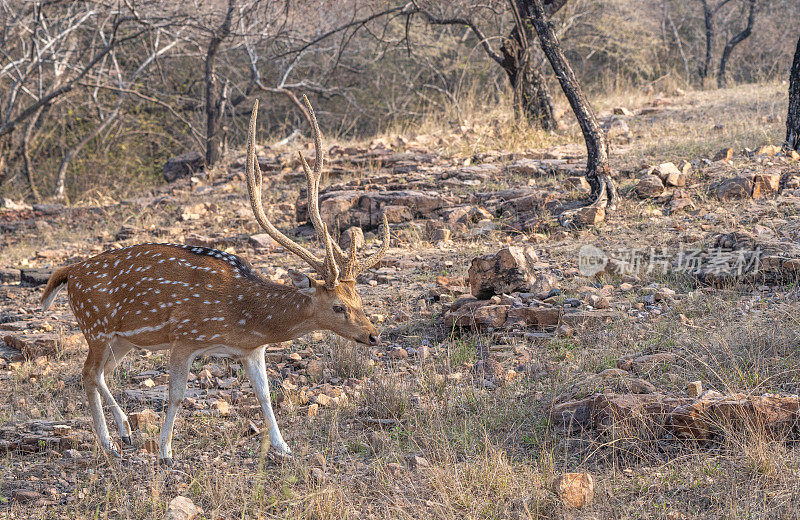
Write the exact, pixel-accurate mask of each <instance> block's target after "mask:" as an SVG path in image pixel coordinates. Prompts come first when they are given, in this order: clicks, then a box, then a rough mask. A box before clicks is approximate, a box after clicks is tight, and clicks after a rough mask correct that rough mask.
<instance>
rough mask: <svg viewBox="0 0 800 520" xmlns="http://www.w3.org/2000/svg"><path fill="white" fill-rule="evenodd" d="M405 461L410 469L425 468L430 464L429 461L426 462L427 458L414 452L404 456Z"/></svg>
mask: <svg viewBox="0 0 800 520" xmlns="http://www.w3.org/2000/svg"><path fill="white" fill-rule="evenodd" d="M406 463H407V464H408V467H409V468H411V469H412V470H416V469H422V468H427V467H429V466H430V465H431V463H430V462H428V459H426V458H425V457H422V456H420V455H417V454H415V453H411V454H409V455H407V456H406Z"/></svg>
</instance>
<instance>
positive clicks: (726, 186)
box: [713, 177, 753, 202]
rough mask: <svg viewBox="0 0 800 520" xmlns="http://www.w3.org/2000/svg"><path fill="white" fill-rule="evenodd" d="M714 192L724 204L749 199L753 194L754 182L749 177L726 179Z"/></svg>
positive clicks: (715, 187)
mask: <svg viewBox="0 0 800 520" xmlns="http://www.w3.org/2000/svg"><path fill="white" fill-rule="evenodd" d="M713 191H714V195H715V196H716V197H717V199H719V200H720V201H722V202H727V201H731V200H742V199H749V198H750V197H751V196H752V193H753V181H752V180H750V179H748V178H747V177H733V178H731V179H724V180H722V181H720V182H719V183H717V184H716V185H715V186H714V187H713Z"/></svg>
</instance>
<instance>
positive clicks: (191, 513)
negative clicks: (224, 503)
mask: <svg viewBox="0 0 800 520" xmlns="http://www.w3.org/2000/svg"><path fill="white" fill-rule="evenodd" d="M202 512H203V510H202V509H201V508H199V507H197V506H196V505H194V502H192V501H191V500H190V499H188V498H186V497H184V496H180V495H179V496H177V497H175V498H173V499H172V500H170V501H169V506H168V507H167V513H166V514H165V515H164V518H163V520H194V519H195V518H197V516H198V515H200V514H201V513H202Z"/></svg>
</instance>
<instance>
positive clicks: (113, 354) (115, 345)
mask: <svg viewBox="0 0 800 520" xmlns="http://www.w3.org/2000/svg"><path fill="white" fill-rule="evenodd" d="M106 349H107V350H106V361H105V363H104V364H103V369H102V371H101V372H100V374H99V375H98V379H97V385H98V386H97V387H98V390H99V391H100V395H101V396H102V397H103V400H104V401H105V402H106V404H107V405H108V406H110V407H111V413H112V414H113V415H114V422H116V423H117V429H118V430H119V436H120V438H121V439H122V442H124V443H125V444H127V445H131V444H132V441H131V425H130V423H129V422H128V416H127V415H125V412H123V411H122V408H121V407H120V406H119V404H118V403H117V400H116V399H114V396H113V395H112V394H111V391H110V390H109V389H108V384H107V383H106V378H107V377H111V375H112V374H113V373H114V369H115V368H117V365H118V364H119V362H120V361H122V358H123V357H125V354H127V353H128V352H130V351H131V350H132V349H133V345H132V344H131V343H130V342H128V341H125V340H120V339H119V338H117V337H115V338H113V339H112V340H111V341H109V342H108V345H107V347H106Z"/></svg>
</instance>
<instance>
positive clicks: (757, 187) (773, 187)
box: [753, 173, 781, 199]
mask: <svg viewBox="0 0 800 520" xmlns="http://www.w3.org/2000/svg"><path fill="white" fill-rule="evenodd" d="M780 184H781V176H780V175H778V174H777V173H757V174H755V175H753V198H754V199H760V198H762V197H769V196H772V195H775V194H777V193H778V192H779V191H780Z"/></svg>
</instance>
